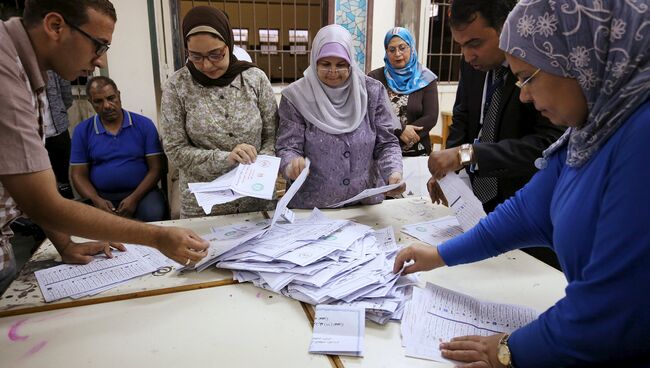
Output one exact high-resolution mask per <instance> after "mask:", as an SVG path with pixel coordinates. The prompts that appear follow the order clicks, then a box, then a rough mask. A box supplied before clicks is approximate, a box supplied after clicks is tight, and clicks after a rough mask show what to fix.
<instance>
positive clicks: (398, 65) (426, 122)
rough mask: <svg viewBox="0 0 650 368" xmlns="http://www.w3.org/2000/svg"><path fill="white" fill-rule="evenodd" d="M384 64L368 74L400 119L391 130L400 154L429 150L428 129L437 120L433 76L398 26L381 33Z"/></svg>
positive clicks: (423, 153)
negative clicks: (378, 82)
mask: <svg viewBox="0 0 650 368" xmlns="http://www.w3.org/2000/svg"><path fill="white" fill-rule="evenodd" d="M384 47H385V49H386V55H385V56H384V62H385V66H384V67H381V68H379V69H375V70H373V71H372V72H370V73H369V74H368V75H369V76H370V77H372V78H374V79H377V80H378V81H380V82H381V83H383V84H384V86H385V87H386V90H387V91H388V98H389V100H390V102H391V105H392V107H393V110H394V111H395V114H396V115H397V118H398V120H399V121H400V128H398V129H397V130H396V131H395V135H397V137H399V140H400V146H401V147H402V155H404V156H421V155H428V154H429V153H431V142H430V141H429V132H430V131H431V128H433V126H434V125H435V124H436V121H437V120H438V88H437V86H436V83H435V81H436V79H438V77H436V75H435V74H433V72H431V71H430V70H429V69H427V68H426V67H424V66H422V64H420V62H419V61H418V54H417V51H416V45H415V39H413V35H411V33H410V32H409V31H408V30H407V29H406V28H402V27H395V28H392V29H391V30H390V31H388V33H386V37H384Z"/></svg>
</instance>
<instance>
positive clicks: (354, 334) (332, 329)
mask: <svg viewBox="0 0 650 368" xmlns="http://www.w3.org/2000/svg"><path fill="white" fill-rule="evenodd" d="M365 315H366V311H365V309H364V308H362V307H349V306H344V305H324V304H322V305H317V306H316V318H315V319H314V332H313V335H312V338H311V344H310V345H309V352H310V353H315V354H328V355H351V356H363V335H364V333H365V329H366V324H365V319H366V318H365Z"/></svg>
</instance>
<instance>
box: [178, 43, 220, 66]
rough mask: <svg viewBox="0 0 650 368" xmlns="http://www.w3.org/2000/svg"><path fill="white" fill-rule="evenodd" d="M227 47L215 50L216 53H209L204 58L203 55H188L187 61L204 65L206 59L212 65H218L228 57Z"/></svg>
mask: <svg viewBox="0 0 650 368" xmlns="http://www.w3.org/2000/svg"><path fill="white" fill-rule="evenodd" d="M226 47H228V46H227V45H226V46H224V47H222V48H220V49H217V50H215V52H211V53H209V54H208V55H207V56H203V55H201V54H195V53H188V56H187V59H188V60H189V61H191V62H193V63H195V64H198V63H202V62H203V60H204V59H208V60H210V62H212V63H218V62H220V61H221V60H223V58H224V56H226Z"/></svg>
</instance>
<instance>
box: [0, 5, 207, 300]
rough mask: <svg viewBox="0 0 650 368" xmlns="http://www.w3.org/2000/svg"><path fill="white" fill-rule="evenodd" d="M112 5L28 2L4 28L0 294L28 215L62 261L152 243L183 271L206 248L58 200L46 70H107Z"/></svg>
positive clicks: (189, 237)
mask: <svg viewBox="0 0 650 368" xmlns="http://www.w3.org/2000/svg"><path fill="white" fill-rule="evenodd" d="M116 19H117V17H116V14H115V9H114V8H113V5H112V4H111V3H110V1H108V0H27V1H25V12H24V15H23V18H22V19H21V18H13V19H10V20H9V21H6V22H0V85H1V86H2V88H1V89H0V132H2V133H1V134H0V157H1V158H0V291H2V290H4V288H5V287H6V286H7V285H8V283H9V282H10V281H11V279H12V277H13V275H14V274H15V271H16V270H15V261H14V258H13V252H12V249H11V244H10V243H9V238H10V237H11V236H12V233H11V230H10V228H9V224H10V223H11V222H12V221H13V220H15V219H16V218H17V217H19V216H21V215H22V213H23V211H24V213H25V214H26V215H28V216H30V217H31V218H32V220H33V221H35V222H36V223H37V224H39V225H40V226H41V227H43V228H44V229H45V231H46V233H47V235H48V237H49V238H50V240H52V243H53V244H54V245H55V246H56V247H57V249H58V251H59V253H61V256H62V258H63V261H65V262H69V263H87V262H90V261H91V260H92V258H93V256H94V255H95V254H97V253H101V252H103V253H106V255H107V256H110V254H111V247H113V248H118V249H124V248H123V246H122V245H121V244H119V243H108V242H88V243H76V242H73V241H71V239H70V235H69V234H73V235H77V236H82V237H85V238H90V239H98V240H103V241H119V242H130V243H138V244H147V245H150V246H152V247H154V248H157V249H159V250H160V251H161V252H162V253H163V254H165V255H166V256H168V257H170V258H172V259H174V260H175V261H177V262H179V263H182V264H190V263H192V262H197V261H199V260H200V259H202V258H203V257H204V254H205V253H204V250H205V249H206V248H207V245H208V244H207V243H206V242H205V241H204V240H202V239H200V238H199V237H198V236H197V235H196V234H194V233H193V232H191V231H189V230H184V229H179V228H163V227H158V226H152V225H147V224H143V223H139V222H135V221H132V220H127V219H124V218H121V217H118V216H115V215H111V214H108V213H106V212H103V211H101V210H98V209H96V208H93V207H90V206H86V205H84V204H81V203H78V202H74V201H71V200H68V199H65V198H63V197H61V195H60V194H59V193H58V191H57V188H56V181H55V179H54V175H53V173H52V169H51V167H50V162H49V160H48V156H47V151H46V150H45V146H44V144H43V126H45V125H46V124H47V121H46V120H47V119H50V117H49V114H48V113H47V109H48V104H47V98H46V96H45V81H46V80H47V79H46V78H47V77H46V70H53V71H55V72H57V73H58V74H59V75H61V76H62V77H63V78H65V79H67V80H73V79H76V78H78V77H79V76H81V75H88V74H91V73H92V72H93V70H94V69H95V68H96V67H103V66H104V64H103V61H102V60H101V58H100V57H101V56H102V55H104V54H105V53H106V51H107V50H108V46H109V45H110V42H111V38H112V34H113V29H114V26H115V22H116Z"/></svg>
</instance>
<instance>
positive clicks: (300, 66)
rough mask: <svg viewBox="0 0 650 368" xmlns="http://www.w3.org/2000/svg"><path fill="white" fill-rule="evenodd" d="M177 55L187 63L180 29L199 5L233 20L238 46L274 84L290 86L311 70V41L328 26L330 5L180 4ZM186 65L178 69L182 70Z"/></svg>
mask: <svg viewBox="0 0 650 368" xmlns="http://www.w3.org/2000/svg"><path fill="white" fill-rule="evenodd" d="M177 3H178V9H177V10H178V25H179V27H178V37H179V42H178V43H176V44H177V45H178V46H179V47H178V49H179V50H178V51H177V53H179V54H180V58H182V60H184V57H185V56H184V55H185V50H184V49H183V42H182V35H181V30H180V25H181V22H182V19H183V17H184V16H185V14H187V12H188V11H189V10H190V9H191V8H193V7H195V6H200V5H209V6H213V7H215V8H217V9H220V10H223V11H224V12H226V14H228V17H229V18H230V25H231V27H232V28H233V33H234V34H235V44H236V45H238V46H240V47H241V48H243V49H245V50H246V51H247V52H248V54H249V55H250V56H251V59H252V60H253V62H254V63H256V64H257V65H258V66H259V67H260V68H261V69H262V70H264V72H265V73H266V75H267V76H268V77H269V79H270V80H271V82H273V83H282V84H289V83H291V82H293V81H295V80H297V79H299V78H301V77H302V73H303V72H304V71H305V69H307V67H308V66H309V51H310V47H311V41H312V40H313V39H314V36H315V35H316V32H318V30H319V29H320V28H321V27H322V26H323V25H325V24H326V21H327V14H328V12H327V4H328V1H321V0H214V1H193V0H177ZM182 65H183V63H180V65H176V68H177V69H178V68H180V67H182Z"/></svg>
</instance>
